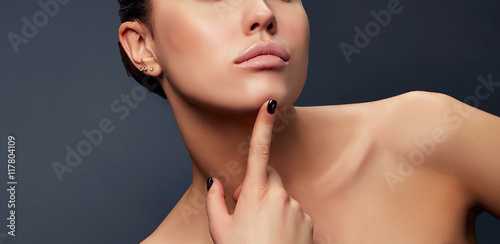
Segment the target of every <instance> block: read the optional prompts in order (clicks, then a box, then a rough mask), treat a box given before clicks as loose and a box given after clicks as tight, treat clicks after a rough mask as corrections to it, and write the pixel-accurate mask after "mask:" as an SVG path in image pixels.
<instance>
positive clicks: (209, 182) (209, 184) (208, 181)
mask: <svg viewBox="0 0 500 244" xmlns="http://www.w3.org/2000/svg"><path fill="white" fill-rule="evenodd" d="M213 183H214V180H213V179H212V177H210V178H208V180H207V191H209V190H210V187H212V184H213Z"/></svg>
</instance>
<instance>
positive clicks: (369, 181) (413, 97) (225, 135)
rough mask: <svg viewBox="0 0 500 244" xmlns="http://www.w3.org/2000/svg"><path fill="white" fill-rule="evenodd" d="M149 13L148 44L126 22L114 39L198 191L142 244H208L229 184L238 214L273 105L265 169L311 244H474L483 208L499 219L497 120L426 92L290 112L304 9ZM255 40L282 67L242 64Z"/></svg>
mask: <svg viewBox="0 0 500 244" xmlns="http://www.w3.org/2000/svg"><path fill="white" fill-rule="evenodd" d="M152 6H153V7H152V9H153V10H152V16H153V18H152V19H153V20H154V22H153V26H154V27H155V36H154V38H153V37H152V35H151V33H150V32H149V30H148V29H146V28H145V27H144V25H142V24H141V23H138V22H136V21H131V22H126V23H123V24H122V25H121V26H120V29H119V37H120V42H121V43H122V46H123V48H124V50H125V51H126V52H127V54H128V56H129V59H130V60H131V62H132V63H133V64H134V65H135V66H136V68H137V69H139V68H141V67H145V66H147V67H153V68H154V69H153V70H148V71H147V74H148V75H150V76H154V77H158V78H159V81H160V84H161V86H162V88H163V90H164V91H165V94H166V95H167V97H168V101H169V103H170V105H171V107H172V110H173V112H174V115H175V118H176V120H177V123H178V126H179V129H180V132H181V134H182V136H183V139H184V143H185V145H186V147H187V149H188V151H189V153H190V156H191V163H192V165H193V182H192V185H191V187H190V188H189V189H188V190H187V191H186V193H185V194H184V196H183V197H182V198H181V199H180V200H179V202H178V204H177V205H176V206H175V208H174V209H173V210H172V211H171V212H170V214H169V215H168V216H167V217H166V219H165V220H164V221H163V223H162V224H161V225H160V226H159V227H158V229H157V230H156V231H155V232H154V233H153V234H152V235H151V236H150V237H148V238H147V239H146V240H144V242H143V243H212V237H211V232H210V231H209V223H208V219H207V211H206V207H205V200H206V198H207V191H206V180H207V178H208V177H215V178H217V179H219V180H220V181H221V182H222V183H223V186H224V190H225V196H226V204H227V206H228V209H229V212H230V213H232V212H233V211H234V209H235V206H236V203H235V201H234V200H233V194H234V192H235V191H236V189H237V188H238V186H240V185H241V184H242V183H243V182H244V180H245V175H246V168H247V159H248V153H247V149H248V146H249V141H250V138H251V135H252V130H253V128H254V124H255V123H256V117H257V113H258V111H259V107H261V105H262V104H263V103H265V101H267V100H270V99H274V100H277V101H278V112H277V113H278V118H277V119H276V121H275V124H274V125H275V133H274V134H273V140H272V143H271V148H270V158H269V161H268V163H269V165H270V166H272V167H274V168H275V169H276V171H277V173H278V175H279V176H280V177H281V180H282V182H283V187H284V188H285V190H286V191H287V192H288V194H289V195H290V196H291V197H292V198H293V199H295V200H297V201H298V203H300V206H301V207H302V209H303V210H304V212H305V213H307V214H308V215H309V216H310V217H311V218H312V221H313V224H314V242H315V243H474V242H475V237H474V220H475V216H476V215H477V214H478V213H479V212H480V211H482V209H486V210H488V211H489V212H490V213H492V214H493V215H495V216H497V217H500V195H499V194H496V193H497V192H498V189H500V179H499V178H498V177H496V174H497V172H500V163H499V161H498V160H499V158H500V154H499V153H498V151H497V150H496V148H495V145H500V138H499V137H498V136H494V135H500V119H499V118H498V117H495V116H492V115H489V114H487V113H484V112H481V111H479V110H477V109H472V108H470V107H467V106H465V105H463V104H462V103H460V102H458V101H456V100H454V99H452V98H450V97H447V96H444V95H441V94H433V93H424V92H414V93H408V94H404V95H400V96H397V97H393V98H389V99H385V100H381V101H376V102H371V103H363V104H350V105H339V106H320V107H293V103H294V101H295V100H296V99H297V98H298V96H299V95H300V92H301V91H302V88H303V85H304V82H305V78H306V75H307V59H308V45H309V25H308V20H307V16H306V14H305V11H304V9H303V6H302V2H301V1H300V0H290V1H289V0H245V1H243V0H238V1H236V0H234V1H199V0H183V1H179V0H164V1H163V0H162V1H159V0H152ZM257 43H260V44H269V43H273V44H275V46H274V47H276V45H277V46H279V47H280V48H281V49H282V50H283V51H284V52H286V53H287V54H288V55H289V57H290V59H287V61H286V64H284V65H283V67H280V68H263V67H261V68H242V67H241V66H238V65H237V62H236V61H235V60H237V58H238V57H241V56H240V55H242V53H243V51H245V50H248V48H249V47H251V46H252V45H256V44H257ZM267 54H268V53H267ZM268 55H269V54H268ZM275 56H276V55H275ZM268 58H269V57H268ZM274 58H276V57H274ZM280 58H282V57H280ZM282 59H283V58H282ZM274 60H276V59H274ZM283 61H285V60H284V59H283ZM402 158H403V159H402ZM179 163H182V162H179ZM242 191H243V190H242ZM250 211H251V209H250ZM269 221H272V220H269ZM259 244H260V243H259Z"/></svg>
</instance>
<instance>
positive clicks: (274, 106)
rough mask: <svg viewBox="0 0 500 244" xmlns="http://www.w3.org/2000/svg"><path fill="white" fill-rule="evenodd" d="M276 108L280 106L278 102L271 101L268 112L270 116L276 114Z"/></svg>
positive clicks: (268, 104)
mask: <svg viewBox="0 0 500 244" xmlns="http://www.w3.org/2000/svg"><path fill="white" fill-rule="evenodd" d="M276 106H278V102H276V100H269V102H268V103H267V112H268V113H269V114H274V112H276Z"/></svg>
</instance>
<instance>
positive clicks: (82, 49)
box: [0, 0, 500, 243]
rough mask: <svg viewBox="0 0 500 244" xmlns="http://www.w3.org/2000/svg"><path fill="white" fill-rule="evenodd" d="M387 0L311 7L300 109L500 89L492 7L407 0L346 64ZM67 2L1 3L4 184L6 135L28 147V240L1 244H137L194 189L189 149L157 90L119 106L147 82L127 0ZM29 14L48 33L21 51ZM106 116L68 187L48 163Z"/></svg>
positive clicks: (20, 165)
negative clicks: (128, 37)
mask: <svg viewBox="0 0 500 244" xmlns="http://www.w3.org/2000/svg"><path fill="white" fill-rule="evenodd" d="M47 1H50V0H42V2H47ZM388 2H389V0H376V1H375V0H371V1H368V0H358V1H346V0H339V1H322V2H320V1H305V2H304V5H305V7H306V10H307V11H308V15H309V18H310V23H311V32H312V33H311V49H310V67H309V76H308V82H307V84H306V86H305V88H304V91H303V93H302V95H301V97H300V98H299V100H298V101H297V103H296V105H298V106H305V105H327V104H342V103H354V102H365V101H371V100H377V99H382V98H386V97H390V96H394V95H397V94H401V93H403V92H406V91H411V90H427V91H436V92H442V93H446V94H449V95H451V96H453V97H455V98H457V99H459V100H462V101H463V100H464V99H465V98H467V97H468V96H471V95H474V92H475V88H476V87H477V86H478V85H479V84H480V83H479V81H478V80H477V79H476V78H477V77H478V76H483V77H488V75H490V74H491V75H492V76H493V80H495V81H497V82H498V81H500V78H499V77H500V72H499V71H500V69H499V64H500V62H499V61H500V58H499V57H500V55H499V54H500V30H499V26H500V25H499V24H500V18H499V15H498V13H499V10H500V8H499V2H498V1H493V0H491V1H486V0H476V1H473V0H442V1H423V0H414V1H409V0H401V6H403V10H402V12H401V13H399V14H394V15H393V16H392V19H391V22H390V23H389V24H388V25H387V26H386V27H383V28H381V30H380V33H378V35H376V36H374V37H373V38H371V42H370V44H369V45H368V46H367V47H365V48H363V49H362V50H361V53H359V54H355V55H353V56H352V62H351V63H350V64H349V63H348V62H347V61H346V59H345V57H344V55H343V54H342V52H341V50H340V47H339V44H340V43H341V42H346V43H349V44H351V45H352V44H353V37H354V35H355V32H354V30H353V28H354V27H355V26H358V27H361V28H364V26H365V25H366V24H367V23H369V22H370V21H372V20H373V17H372V16H371V15H370V11H371V10H374V11H379V10H382V9H386V8H387V3H388ZM57 3H58V6H59V9H57V11H55V10H56V9H54V8H52V10H53V11H52V12H50V11H49V12H50V13H49V14H50V15H49V14H45V15H44V14H43V13H41V11H44V10H43V8H42V7H41V6H40V5H39V4H38V1H35V0H33V1H3V2H2V5H1V10H0V11H1V14H0V20H1V21H0V25H1V31H0V35H1V36H2V38H1V39H0V40H1V41H0V51H1V60H0V62H1V66H0V69H1V76H2V78H1V81H2V82H1V92H0V99H1V100H0V102H1V113H0V131H1V132H0V136H1V138H0V141H1V143H0V145H3V146H2V147H4V148H2V149H0V159H1V160H0V176H1V177H0V185H1V186H2V187H1V188H7V184H6V177H7V159H6V158H7V153H6V147H7V136H8V135H14V136H15V137H16V141H17V151H16V154H17V172H16V173H17V180H18V185H17V193H16V194H17V198H16V203H17V206H16V207H17V208H16V211H17V215H16V225H17V229H16V234H17V236H16V237H6V236H5V235H4V234H0V243H138V242H139V241H141V240H143V239H144V238H145V237H146V236H148V235H149V234H150V233H151V232H152V231H153V230H154V229H155V228H156V227H157V225H158V224H159V223H160V222H161V221H162V220H163V218H164V217H165V216H166V215H167V213H168V212H169V211H170V209H171V208H172V207H173V206H174V204H175V203H176V201H177V200H178V199H179V198H180V196H181V195H182V193H183V192H184V190H185V189H186V188H187V187H188V186H189V184H190V181H191V166H190V163H189V157H188V153H187V151H186V149H185V148H184V145H183V143H182V140H181V137H180V134H179V131H178V129H177V126H176V123H175V119H174V117H173V115H172V111H171V109H170V107H169V105H168V103H167V102H166V101H164V100H162V99H160V98H159V97H156V96H154V95H152V94H149V95H147V96H146V97H144V100H143V101H140V102H137V107H136V108H129V113H128V114H127V116H124V115H123V112H120V113H115V112H113V110H112V109H111V105H112V104H113V102H114V101H115V100H116V99H120V98H121V95H122V94H125V95H126V94H131V92H133V91H135V90H133V89H134V87H135V86H136V83H135V82H134V81H133V80H132V79H131V78H129V77H127V76H126V74H125V71H124V69H123V67H122V64H121V62H120V57H119V54H118V49H117V30H118V26H119V24H120V23H119V20H118V17H117V10H118V3H117V1H114V0H112V1H78V0H64V1H63V0H58V2H57ZM44 16H45V17H46V18H45V19H44ZM23 17H26V19H27V20H29V21H30V22H31V23H33V21H34V20H33V18H35V21H36V24H37V25H38V26H39V27H37V29H38V31H37V32H36V33H34V32H33V30H31V33H30V32H29V30H25V34H26V35H25V36H26V37H29V38H26V40H25V41H27V43H22V44H19V46H18V52H17V53H16V52H15V49H14V48H13V46H12V45H11V43H10V42H9V39H8V35H9V33H11V32H12V33H15V34H17V35H23V29H22V28H23V25H24V22H23ZM35 27H36V26H35ZM140 100H142V97H141V99H140ZM499 102H500V88H499V89H497V91H495V92H493V93H492V94H491V96H490V97H489V98H488V99H486V100H481V101H480V103H479V107H480V108H481V109H483V110H485V111H488V112H490V113H492V114H495V115H497V116H500V106H498V105H499ZM118 106H123V104H122V103H120V104H118ZM120 115H122V118H123V120H122V119H120V118H119V116H120ZM105 118H108V119H109V120H110V121H111V122H112V125H113V126H114V128H115V129H114V131H113V132H111V133H108V134H105V135H104V136H103V140H102V142H101V143H100V144H98V145H97V146H93V147H92V148H91V150H89V152H88V154H89V155H88V156H85V157H82V160H81V162H80V164H79V165H78V166H77V167H75V168H74V169H73V172H71V173H67V174H64V175H63V181H62V182H60V181H59V180H58V178H57V177H56V175H55V173H54V170H53V169H52V167H51V164H52V163H53V162H54V161H57V162H59V163H64V162H65V157H66V154H67V150H66V147H67V146H69V147H71V148H73V149H74V148H76V146H77V145H78V143H81V142H82V141H83V140H85V136H84V135H83V134H82V130H87V131H90V130H92V129H95V128H97V127H98V126H99V123H100V121H101V120H102V119H105ZM492 136H498V135H492ZM2 192H3V193H2V194H0V213H1V214H0V217H1V218H0V223H1V225H0V226H1V227H0V233H6V232H7V228H6V222H7V220H6V218H7V217H8V216H7V211H8V208H7V198H8V197H9V196H8V193H7V192H6V191H5V190H3V191H2ZM436 221H439V219H436ZM498 230H500V223H499V221H498V220H496V219H494V218H492V217H491V216H489V215H487V214H483V215H482V216H480V218H479V219H478V222H477V233H478V240H479V243H500V234H499V231H498Z"/></svg>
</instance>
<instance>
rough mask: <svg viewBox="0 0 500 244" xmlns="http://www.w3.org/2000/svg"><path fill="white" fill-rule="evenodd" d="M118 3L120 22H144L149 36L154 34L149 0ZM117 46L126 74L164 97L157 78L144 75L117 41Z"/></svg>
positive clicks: (122, 0) (126, 0)
mask: <svg viewBox="0 0 500 244" xmlns="http://www.w3.org/2000/svg"><path fill="white" fill-rule="evenodd" d="M118 3H119V4H120V10H119V11H118V15H119V16H120V20H121V22H122V23H123V22H127V21H134V20H136V21H138V22H140V23H142V24H144V25H145V26H146V28H147V29H148V31H149V32H150V33H151V36H154V35H153V32H154V31H153V23H152V20H151V2H150V0H118ZM118 47H119V48H120V55H121V56H122V62H123V65H124V66H125V70H127V74H128V76H132V77H133V78H134V79H135V80H136V81H137V82H139V84H141V85H143V86H144V87H146V88H147V89H148V90H149V91H151V92H153V93H155V94H158V95H159V96H160V97H163V98H165V99H166V98H167V96H166V95H165V92H164V91H163V89H162V88H161V85H160V83H159V82H158V80H157V79H156V78H155V77H151V76H149V75H145V74H144V73H143V72H141V71H139V70H138V69H137V68H136V67H135V66H134V64H133V63H132V61H130V59H129V57H128V55H127V53H126V52H125V50H124V49H123V46H122V44H121V43H120V42H118Z"/></svg>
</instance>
